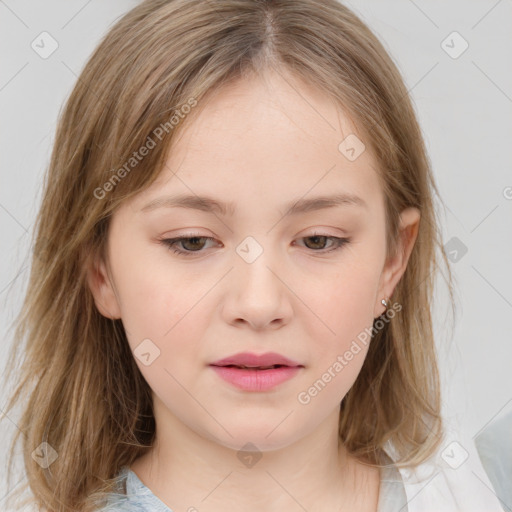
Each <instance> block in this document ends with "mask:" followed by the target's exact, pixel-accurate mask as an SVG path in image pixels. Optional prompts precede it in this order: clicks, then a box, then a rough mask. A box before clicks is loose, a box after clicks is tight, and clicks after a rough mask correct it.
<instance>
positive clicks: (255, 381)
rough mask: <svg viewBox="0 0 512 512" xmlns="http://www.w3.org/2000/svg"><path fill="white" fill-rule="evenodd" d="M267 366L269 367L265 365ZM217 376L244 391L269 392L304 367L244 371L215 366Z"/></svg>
mask: <svg viewBox="0 0 512 512" xmlns="http://www.w3.org/2000/svg"><path fill="white" fill-rule="evenodd" d="M265 366H267V365H265ZM211 367H212V368H213V369H214V370H215V372H216V373H217V375H219V376H220V377H221V378H222V379H224V380H225V381H227V382H229V383H230V384H233V385H234V386H236V387H238V388H240V389H243V390H244V391H267V390H269V389H272V388H273V387H275V386H277V385H278V384H281V383H282V382H285V381H287V380H289V379H291V378H292V377H293V376H294V375H296V374H297V373H298V372H299V370H300V369H301V368H303V367H302V366H293V367H292V366H281V367H279V368H273V369H270V370H252V369H247V370H244V369H242V368H235V367H233V366H214V365H211Z"/></svg>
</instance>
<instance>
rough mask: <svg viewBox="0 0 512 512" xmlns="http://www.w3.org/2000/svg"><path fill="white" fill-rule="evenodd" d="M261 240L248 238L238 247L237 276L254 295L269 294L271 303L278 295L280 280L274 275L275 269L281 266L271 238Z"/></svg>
mask: <svg viewBox="0 0 512 512" xmlns="http://www.w3.org/2000/svg"><path fill="white" fill-rule="evenodd" d="M259 239H260V240H261V242H260V241H258V240H257V239H256V238H255V237H254V236H247V237H246V238H245V239H244V240H242V242H240V244H239V245H238V246H237V247H236V253H237V256H238V257H237V259H236V263H235V274H236V279H237V281H238V280H240V281H241V282H242V283H243V284H244V286H245V287H246V288H248V289H249V291H250V292H251V294H252V295H254V294H257V293H259V292H263V293H265V294H267V299H268V301H269V300H271V299H272V298H273V297H275V296H276V295H277V294H278V288H279V284H278V283H279V280H278V279H277V278H276V276H275V275H274V273H275V268H278V267H279V266H280V265H279V262H278V261H277V260H278V255H277V251H274V250H273V249H272V248H271V247H270V246H269V244H268V241H269V240H270V237H266V238H265V240H262V237H261V236H260V237H259ZM263 243H265V247H264V246H263ZM271 269H272V270H273V271H272V270H271ZM269 294H270V295H269Z"/></svg>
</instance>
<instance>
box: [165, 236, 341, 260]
mask: <svg viewBox="0 0 512 512" xmlns="http://www.w3.org/2000/svg"><path fill="white" fill-rule="evenodd" d="M302 239H303V240H312V244H311V242H310V243H309V244H310V245H313V246H318V245H325V243H326V242H327V241H328V240H331V241H332V245H333V247H331V248H330V249H328V250H325V248H324V247H320V248H318V247H317V248H312V250H313V252H321V253H326V252H331V251H336V250H338V249H341V248H342V247H343V246H344V245H346V244H348V243H349V242H350V239H348V238H340V237H336V236H327V235H318V234H314V235H311V236H306V237H303V238H302ZM206 240H214V238H212V237H208V236H192V237H179V238H166V239H163V240H161V241H160V242H161V243H163V244H164V245H166V246H167V247H168V248H169V249H171V250H172V251H173V252H175V253H177V254H182V255H184V256H191V255H192V254H193V253H199V252H204V251H201V249H203V248H204V243H205V241H206ZM178 244H182V247H184V249H181V248H179V246H178ZM187 245H188V246H189V247H188V248H187V247H186V246H187ZM309 248H311V247H309ZM319 249H320V250H319Z"/></svg>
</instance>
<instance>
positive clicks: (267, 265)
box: [266, 265, 336, 336]
mask: <svg viewBox="0 0 512 512" xmlns="http://www.w3.org/2000/svg"><path fill="white" fill-rule="evenodd" d="M266 267H267V268H268V269H269V270H270V272H272V274H274V275H275V276H276V277H277V279H279V281H281V283H283V284H284V285H285V286H286V288H288V290H290V291H291V292H292V293H293V295H295V297H297V299H299V300H300V301H301V302H302V304H304V306H306V307H307V308H308V309H309V311H311V313H313V315H315V316H316V317H317V318H318V320H320V322H322V323H323V324H324V325H325V327H327V329H329V331H331V332H332V334H333V335H334V336H336V333H335V332H334V331H333V330H332V329H331V328H330V327H329V326H328V325H327V324H326V323H325V322H324V321H323V320H322V319H321V318H320V317H319V316H318V315H317V314H316V313H315V312H314V311H313V310H312V309H311V308H310V307H309V306H308V305H307V304H306V303H305V302H304V301H303V300H302V299H301V298H300V297H299V296H298V295H297V294H296V293H295V292H294V291H293V290H292V289H291V288H290V287H289V286H288V285H287V284H286V283H285V282H284V281H283V280H282V279H281V278H280V277H279V276H278V275H277V274H276V273H275V272H274V271H273V270H272V269H271V268H270V267H269V266H268V265H266Z"/></svg>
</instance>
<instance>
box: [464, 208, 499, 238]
mask: <svg viewBox="0 0 512 512" xmlns="http://www.w3.org/2000/svg"><path fill="white" fill-rule="evenodd" d="M498 206H499V204H497V205H496V206H495V207H494V208H493V209H492V210H491V211H490V212H489V213H488V214H487V215H486V216H485V217H484V218H483V219H482V220H481V221H480V222H479V223H478V224H477V225H476V226H475V227H474V228H473V229H472V230H471V231H470V233H473V231H475V229H476V228H477V227H478V226H480V224H482V222H483V221H484V220H485V219H487V217H489V215H491V213H493V212H494V211H495V210H496V208H498Z"/></svg>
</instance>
